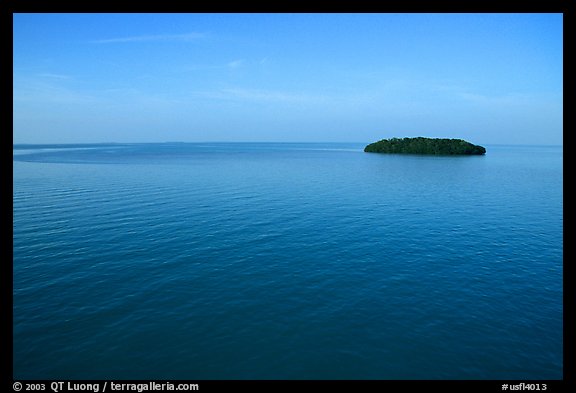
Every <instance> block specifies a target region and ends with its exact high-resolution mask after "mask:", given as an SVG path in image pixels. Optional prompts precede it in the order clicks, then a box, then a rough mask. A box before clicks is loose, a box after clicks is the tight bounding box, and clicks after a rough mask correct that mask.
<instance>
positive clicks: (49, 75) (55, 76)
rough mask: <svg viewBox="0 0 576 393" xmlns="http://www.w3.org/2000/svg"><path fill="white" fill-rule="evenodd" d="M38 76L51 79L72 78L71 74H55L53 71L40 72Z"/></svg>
mask: <svg viewBox="0 0 576 393" xmlns="http://www.w3.org/2000/svg"><path fill="white" fill-rule="evenodd" d="M36 76H37V77H39V78H49V79H61V80H62V79H70V78H71V77H70V75H64V74H53V73H51V72H43V73H40V74H36Z"/></svg>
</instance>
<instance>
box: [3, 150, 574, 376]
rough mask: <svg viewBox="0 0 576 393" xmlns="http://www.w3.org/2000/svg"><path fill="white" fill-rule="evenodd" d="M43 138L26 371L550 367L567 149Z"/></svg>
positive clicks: (523, 371)
mask: <svg viewBox="0 0 576 393" xmlns="http://www.w3.org/2000/svg"><path fill="white" fill-rule="evenodd" d="M39 147H40V148H39V149H35V147H34V146H15V150H14V161H13V164H14V167H13V175H14V180H13V186H14V188H13V189H14V193H13V197H14V210H13V212H14V236H13V255H14V260H13V264H14V289H13V293H14V336H13V342H14V355H13V358H14V378H16V379H23V378H34V379H44V378H46V379H64V378H66V379H82V378H85V379H92V378H105V379H122V378H124V379H128V378H130V379H140V378H144V379H194V380H198V379H560V378H562V372H563V365H562V357H563V353H562V348H563V344H562V261H563V228H562V226H563V205H562V193H563V191H562V188H563V180H562V174H563V168H562V148H561V147H527V146H524V147H519V146H489V145H488V146H487V150H488V152H487V154H486V155H485V156H468V157H435V156H418V155H383V154H369V153H363V152H362V148H363V144H270V143H245V144H232V143H231V144H226V143H220V144H207V143H206V144H200V143H198V144H183V143H173V144H111V145H97V146H79V145H73V146H71V147H66V146H60V145H54V146H39Z"/></svg>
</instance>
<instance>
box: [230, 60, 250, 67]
mask: <svg viewBox="0 0 576 393" xmlns="http://www.w3.org/2000/svg"><path fill="white" fill-rule="evenodd" d="M244 65H246V60H244V59H238V60H233V61H231V62H230V63H228V68H231V69H236V68H240V67H242V66H244Z"/></svg>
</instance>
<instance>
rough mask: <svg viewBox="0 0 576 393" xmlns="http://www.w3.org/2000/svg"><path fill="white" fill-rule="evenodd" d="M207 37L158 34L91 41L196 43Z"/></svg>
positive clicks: (192, 34)
mask: <svg viewBox="0 0 576 393" xmlns="http://www.w3.org/2000/svg"><path fill="white" fill-rule="evenodd" d="M204 37H206V34H204V33H186V34H157V35H136V36H129V37H118V38H106V39H102V40H94V41H91V42H92V43H94V44H116V43H126V42H163V41H195V40H198V39H200V38H204Z"/></svg>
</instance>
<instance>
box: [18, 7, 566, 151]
mask: <svg viewBox="0 0 576 393" xmlns="http://www.w3.org/2000/svg"><path fill="white" fill-rule="evenodd" d="M562 28H563V21H562V14H15V15H14V56H13V67H14V84H13V104H14V110H13V113H14V128H13V136H14V138H13V139H14V143H83V142H86V143H89V142H164V141H190V142H195V141H280V142H283V141H302V142H321V141H334V142H372V141H375V140H378V139H382V138H388V137H393V136H397V137H404V136H430V137H448V138H463V139H466V140H469V141H471V142H473V143H480V144H562V134H563V131H562V130H563V119H562V110H563V86H562V84H563V76H562V74H563V66H562V62H563V49H562V48H563V39H562Z"/></svg>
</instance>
